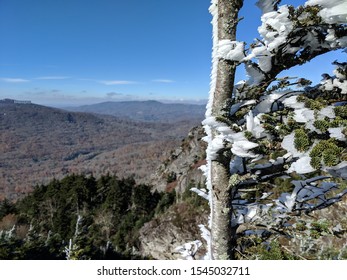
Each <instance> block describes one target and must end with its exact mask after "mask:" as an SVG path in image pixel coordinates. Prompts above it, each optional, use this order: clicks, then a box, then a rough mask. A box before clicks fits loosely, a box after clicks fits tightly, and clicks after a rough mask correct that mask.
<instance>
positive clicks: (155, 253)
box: [140, 202, 208, 260]
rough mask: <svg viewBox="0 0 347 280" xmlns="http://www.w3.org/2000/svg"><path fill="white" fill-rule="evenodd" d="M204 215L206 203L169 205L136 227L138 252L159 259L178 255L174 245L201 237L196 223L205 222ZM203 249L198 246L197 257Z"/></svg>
mask: <svg viewBox="0 0 347 280" xmlns="http://www.w3.org/2000/svg"><path fill="white" fill-rule="evenodd" d="M207 217H208V211H207V207H204V206H199V207H194V205H192V204H190V203H187V202H180V203H177V204H175V205H173V206H172V207H171V208H170V209H169V210H168V211H166V212H165V214H163V215H159V216H158V217H156V218H154V219H152V220H151V221H150V222H149V223H146V224H145V225H144V226H143V227H142V229H141V230H140V242H141V246H140V253H141V255H142V256H147V257H148V256H149V257H151V258H154V259H159V260H175V259H180V258H181V255H180V254H179V253H178V252H177V251H176V248H177V247H178V246H182V245H183V244H185V243H187V242H191V241H194V240H201V236H200V229H199V227H198V226H199V224H206V223H207ZM205 252H206V248H203V247H202V248H200V249H199V251H198V254H197V255H196V258H197V259H200V258H201V257H202V255H204V254H205Z"/></svg>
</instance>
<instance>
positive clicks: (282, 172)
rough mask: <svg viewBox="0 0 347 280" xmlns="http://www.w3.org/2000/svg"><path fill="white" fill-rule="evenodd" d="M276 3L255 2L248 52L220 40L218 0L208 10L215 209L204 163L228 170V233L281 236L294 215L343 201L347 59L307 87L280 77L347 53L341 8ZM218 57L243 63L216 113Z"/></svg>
mask: <svg viewBox="0 0 347 280" xmlns="http://www.w3.org/2000/svg"><path fill="white" fill-rule="evenodd" d="M279 2H280V1H270V0H264V1H258V6H259V7H260V8H261V9H262V10H263V15H262V18H261V22H262V23H261V26H260V27H259V28H258V31H259V35H260V37H259V39H257V40H256V41H255V42H253V43H252V44H250V45H249V48H247V44H245V43H243V42H238V41H234V40H218V36H217V32H216V31H217V30H218V20H217V16H218V6H217V3H218V1H212V6H211V8H210V11H211V13H212V15H213V20H212V23H213V31H214V35H213V38H214V44H213V53H212V62H213V64H212V73H211V89H210V99H209V104H208V107H207V114H206V120H205V121H204V126H205V129H206V131H207V134H208V136H207V137H206V138H205V139H206V140H207V142H208V148H207V166H206V168H205V174H206V175H207V186H208V190H209V192H208V196H209V202H210V206H211V207H213V200H214V199H216V198H215V197H212V194H213V193H214V190H213V189H212V184H211V178H212V176H213V175H214V174H212V172H213V170H212V169H211V163H212V162H218V163H221V164H223V165H224V166H225V168H228V175H229V177H230V178H232V179H233V183H232V184H229V186H227V188H230V196H231V201H232V203H231V205H230V208H231V209H232V216H231V217H230V219H231V224H232V226H233V228H234V229H235V232H237V234H236V237H238V236H241V235H244V234H245V232H247V235H249V234H250V233H251V232H253V233H259V232H260V231H262V232H264V228H265V229H266V230H265V231H266V236H267V237H268V236H272V235H276V234H283V235H286V236H287V233H286V232H287V231H288V228H295V227H296V222H297V221H296V219H295V218H293V217H296V215H302V214H305V213H310V212H314V211H319V210H320V209H323V208H326V207H328V206H330V205H332V204H334V203H335V202H338V201H340V200H341V198H342V197H343V196H344V195H346V191H344V190H342V189H340V186H341V185H342V186H343V185H344V184H346V182H345V180H346V177H347V175H346V174H347V143H346V138H347V99H346V92H347V88H346V85H347V63H346V62H337V61H335V62H334V65H335V66H336V69H335V71H334V72H333V73H330V75H329V74H323V79H322V81H321V83H320V84H318V85H313V86H312V85H311V84H312V83H311V82H310V81H309V80H307V79H305V77H281V76H280V75H281V72H282V71H283V70H287V69H290V68H292V67H294V66H297V65H301V64H304V63H306V62H308V61H310V60H311V59H314V58H315V57H317V56H319V55H322V54H324V53H327V52H330V51H333V50H337V49H343V48H346V47H347V27H346V18H345V15H346V14H347V13H346V10H347V7H346V4H345V3H346V2H345V1H338V0H336V1H331V2H328V1H320V0H310V1H307V2H306V4H305V5H303V6H299V7H297V8H294V7H293V6H291V5H284V6H279V5H278V4H279ZM225 60H227V61H229V62H230V63H234V64H237V65H240V64H244V66H245V68H246V73H247V75H248V77H247V79H244V80H242V81H240V82H238V83H236V84H235V85H234V88H233V92H232V95H231V96H230V100H226V101H225V106H226V108H228V110H227V114H220V115H216V114H212V107H213V104H214V103H213V102H214V98H215V96H214V94H215V90H216V79H217V70H216V69H217V66H218V62H219V61H225ZM298 75H300V73H298ZM224 155H231V156H230V162H229V163H228V164H227V163H225V162H222V161H221V158H223V156H224ZM224 158H225V157H224ZM214 176H215V175H214ZM235 182H236V183H235ZM216 196H217V195H216ZM211 220H213V217H211ZM211 220H210V224H209V226H211V224H213V221H211ZM258 230H260V231H258ZM236 237H235V238H236ZM212 246H213V245H212Z"/></svg>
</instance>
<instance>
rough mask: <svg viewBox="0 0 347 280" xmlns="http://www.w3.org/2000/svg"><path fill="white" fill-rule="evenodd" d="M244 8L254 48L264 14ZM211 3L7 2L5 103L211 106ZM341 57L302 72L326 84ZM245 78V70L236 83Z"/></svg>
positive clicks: (249, 5)
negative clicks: (143, 102)
mask: <svg viewBox="0 0 347 280" xmlns="http://www.w3.org/2000/svg"><path fill="white" fill-rule="evenodd" d="M245 2H246V3H245V7H244V9H243V11H242V14H243V15H244V16H245V20H243V21H242V22H241V26H240V28H239V31H238V33H239V40H246V41H248V42H252V40H253V39H254V38H255V37H257V33H256V28H257V26H258V25H259V23H260V18H259V17H260V10H259V9H258V8H256V7H255V6H254V3H255V2H256V1H251V0H246V1H245ZM303 2H304V1H299V0H294V1H283V3H293V4H294V5H298V4H301V3H303ZM209 5H210V1H209V0H189V1H187V0H175V1H172V0H146V1H143V0H131V1H130V0H128V1H124V0H0V41H1V44H0V99H2V98H15V99H24V100H32V101H33V102H35V103H39V104H46V105H57V106H58V105H69V104H71V105H75V104H87V103H97V102H101V101H105V100H115V101H116V100H148V99H156V100H172V101H180V100H186V101H201V100H206V99H207V98H208V91H209V74H210V67H211V60H210V57H211V47H212V42H211V24H210V21H211V15H210V14H209V13H208V7H209ZM339 56H341V55H340V53H332V54H329V55H327V56H324V57H323V58H320V59H319V60H316V61H314V63H313V65H310V66H308V67H306V69H301V70H300V71H303V72H307V73H309V77H310V78H314V79H316V81H319V79H320V74H321V72H329V71H331V70H332V69H333V68H332V66H330V65H328V67H327V66H326V63H327V61H329V63H330V62H332V61H334V60H335V59H337V58H338V57H339ZM323 65H324V66H323ZM322 68H324V69H322ZM297 71H298V70H297V69H294V71H292V72H293V73H295V72H297ZM289 74H291V73H289ZM243 75H244V71H242V70H241V71H239V73H238V77H237V78H238V79H243V78H245V77H244V76H243Z"/></svg>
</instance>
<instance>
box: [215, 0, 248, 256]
mask: <svg viewBox="0 0 347 280" xmlns="http://www.w3.org/2000/svg"><path fill="white" fill-rule="evenodd" d="M216 2H217V5H218V7H217V8H218V13H217V14H215V15H214V16H217V17H218V21H216V22H215V24H216V23H217V22H218V27H217V30H218V32H217V33H218V34H214V37H216V36H217V38H214V39H215V40H214V49H216V48H217V46H215V44H216V43H218V41H220V40H231V41H235V40H236V26H237V23H238V13H239V10H240V9H241V7H242V5H243V1H242V0H218V1H216ZM214 30H216V29H214ZM214 33H215V31H214ZM214 59H216V58H214ZM236 66H237V65H236V63H235V62H232V61H227V60H224V59H222V58H220V59H218V62H217V65H216V67H217V69H216V77H215V79H216V80H215V88H214V92H211V94H212V96H211V97H210V98H212V108H211V116H212V117H218V116H223V115H226V114H228V113H229V111H230V106H231V97H232V92H233V86H234V78H235V71H236ZM212 71H213V70H212ZM212 79H213V73H212ZM217 135H218V131H216V130H215V129H213V128H211V137H212V139H213V138H215V137H216V136H217ZM230 159H231V155H230V153H221V154H220V155H219V157H218V158H217V159H215V160H213V161H212V162H211V167H210V177H211V178H210V179H211V185H212V186H211V187H212V205H211V221H212V223H211V244H212V245H211V250H212V258H213V259H232V258H233V257H234V247H235V244H234V243H235V238H234V236H235V232H234V231H235V230H233V228H232V226H231V213H232V207H231V200H232V197H231V195H230V194H231V191H230V187H229V178H230V173H229V162H230Z"/></svg>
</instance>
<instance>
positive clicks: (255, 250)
mask: <svg viewBox="0 0 347 280" xmlns="http://www.w3.org/2000/svg"><path fill="white" fill-rule="evenodd" d="M248 253H249V254H251V255H253V256H256V257H257V258H258V259H260V260H295V259H296V257H295V256H294V255H292V254H290V253H288V252H285V251H283V250H282V246H281V245H280V244H279V242H277V241H271V242H270V243H265V244H264V243H262V244H259V245H256V246H253V247H251V248H250V249H248Z"/></svg>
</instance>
